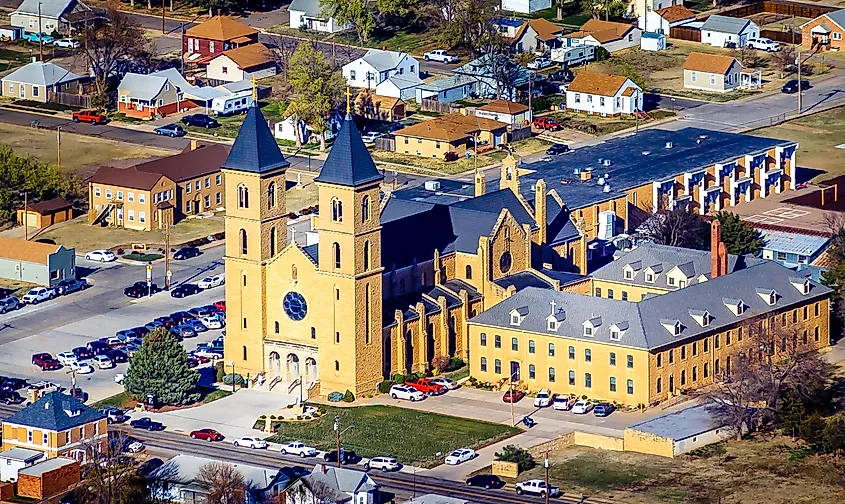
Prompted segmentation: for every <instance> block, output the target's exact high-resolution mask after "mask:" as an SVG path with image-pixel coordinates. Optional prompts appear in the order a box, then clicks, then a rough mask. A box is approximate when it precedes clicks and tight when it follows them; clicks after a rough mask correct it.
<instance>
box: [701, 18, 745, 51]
mask: <svg viewBox="0 0 845 504" xmlns="http://www.w3.org/2000/svg"><path fill="white" fill-rule="evenodd" d="M759 36H760V27H759V26H757V25H756V24H755V23H754V21H751V20H750V19H745V18H735V17H729V16H720V15H718V14H714V15H712V16H710V17H709V18H707V20H706V21H705V22H704V24H703V25H701V43H702V44H707V45H711V46H713V47H728V46H729V45H731V44H733V45H735V46H736V47H743V46H745V44H746V43H747V42H748V39H752V38H758V37H759Z"/></svg>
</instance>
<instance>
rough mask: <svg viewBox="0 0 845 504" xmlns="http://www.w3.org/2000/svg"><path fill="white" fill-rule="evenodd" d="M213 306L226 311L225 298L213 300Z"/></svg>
mask: <svg viewBox="0 0 845 504" xmlns="http://www.w3.org/2000/svg"><path fill="white" fill-rule="evenodd" d="M214 307H215V308H217V309H218V310H220V311H222V312H225V311H226V301H225V300H223V301H215V302H214Z"/></svg>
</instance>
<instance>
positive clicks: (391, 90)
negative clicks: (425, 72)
mask: <svg viewBox="0 0 845 504" xmlns="http://www.w3.org/2000/svg"><path fill="white" fill-rule="evenodd" d="M422 83H423V81H422V80H420V78H419V77H418V76H416V75H414V74H408V75H393V76H390V77H388V78H387V80H385V81H383V82H381V83H379V85H378V86H376V89H375V91H376V94H378V95H381V96H390V97H392V98H399V99H402V100H413V99H414V98H415V97H416V95H417V88H418V87H420V86H421V85H422Z"/></svg>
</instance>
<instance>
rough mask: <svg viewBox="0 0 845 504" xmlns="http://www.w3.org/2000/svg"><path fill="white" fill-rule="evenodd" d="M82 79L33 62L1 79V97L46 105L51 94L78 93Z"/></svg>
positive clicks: (54, 65)
mask: <svg viewBox="0 0 845 504" xmlns="http://www.w3.org/2000/svg"><path fill="white" fill-rule="evenodd" d="M83 79H84V78H83V77H81V76H79V75H76V74H75V73H73V72H71V71H70V70H65V69H64V68H62V67H60V66H59V65H56V64H54V63H41V62H39V61H33V62H32V63H29V64H27V65H24V66H22V67H20V68H18V69H17V70H15V71H14V72H12V73H10V74H9V75H7V76H5V77H3V80H2V83H3V96H8V97H10V98H16V99H21V100H32V101H37V102H42V103H47V102H48V101H50V93H52V92H62V93H74V94H78V93H80V92H81V91H82V81H83Z"/></svg>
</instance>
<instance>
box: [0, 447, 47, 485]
mask: <svg viewBox="0 0 845 504" xmlns="http://www.w3.org/2000/svg"><path fill="white" fill-rule="evenodd" d="M45 458H46V457H45V455H44V452H42V451H40V450H30V449H29V448H10V449H8V450H6V451H4V452H2V453H0V481H17V480H18V471H20V470H21V469H24V468H26V467H29V466H31V465H33V464H35V463H37V462H39V461H41V460H43V459H45Z"/></svg>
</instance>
